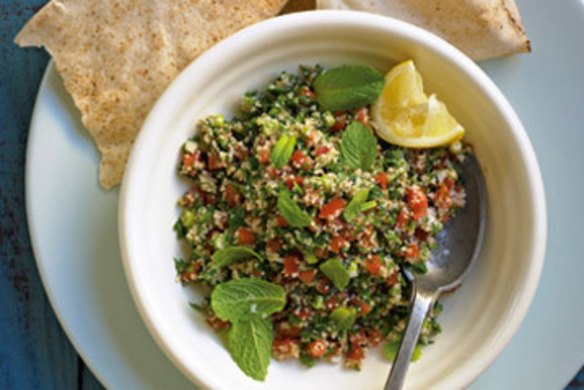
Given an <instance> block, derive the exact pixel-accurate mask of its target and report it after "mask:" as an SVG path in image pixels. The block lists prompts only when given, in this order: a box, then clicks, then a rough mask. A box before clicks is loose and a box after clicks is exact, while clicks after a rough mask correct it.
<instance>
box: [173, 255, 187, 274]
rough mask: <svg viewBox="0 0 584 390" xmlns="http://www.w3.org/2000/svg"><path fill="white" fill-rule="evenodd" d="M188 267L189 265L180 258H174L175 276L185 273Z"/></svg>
mask: <svg viewBox="0 0 584 390" xmlns="http://www.w3.org/2000/svg"><path fill="white" fill-rule="evenodd" d="M189 266H190V263H187V262H186V261H184V260H183V259H181V258H180V257H175V258H174V269H175V270H176V273H177V274H182V273H183V272H185V271H186V270H187V269H188V268H189Z"/></svg>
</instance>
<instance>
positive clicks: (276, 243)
mask: <svg viewBox="0 0 584 390" xmlns="http://www.w3.org/2000/svg"><path fill="white" fill-rule="evenodd" d="M266 249H267V250H268V251H269V252H272V253H278V252H279V251H280V249H282V240H280V239H279V238H277V237H276V238H272V239H271V240H268V242H266Z"/></svg>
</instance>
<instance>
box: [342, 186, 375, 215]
mask: <svg viewBox="0 0 584 390" xmlns="http://www.w3.org/2000/svg"><path fill="white" fill-rule="evenodd" d="M367 197H369V190H368V189H363V190H359V191H357V193H356V194H355V196H353V199H351V201H350V202H349V204H348V205H347V207H345V210H344V211H343V217H345V220H346V221H347V222H351V221H352V220H353V219H355V217H357V215H359V213H361V212H362V211H363V206H364V205H365V202H366V201H367Z"/></svg>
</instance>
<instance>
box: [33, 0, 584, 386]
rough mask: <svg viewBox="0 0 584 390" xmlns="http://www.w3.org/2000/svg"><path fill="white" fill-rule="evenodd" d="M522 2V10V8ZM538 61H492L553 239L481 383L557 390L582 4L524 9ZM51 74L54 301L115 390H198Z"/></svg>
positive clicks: (40, 147)
mask: <svg viewBox="0 0 584 390" xmlns="http://www.w3.org/2000/svg"><path fill="white" fill-rule="evenodd" d="M522 3H524V4H522ZM519 6H520V8H521V10H522V13H523V17H524V21H525V24H526V27H527V30H528V33H529V35H530V37H531V38H532V41H533V47H534V53H533V54H531V55H528V56H516V57H513V58H510V59H504V60H496V61H492V62H489V63H484V64H483V68H484V69H485V70H486V71H487V72H488V73H489V74H490V75H491V76H492V77H493V79H494V80H495V82H497V84H498V85H499V87H500V88H501V89H502V90H503V92H504V93H506V95H507V97H508V98H509V100H510V101H511V103H512V104H513V105H514V108H515V109H516V111H517V112H518V114H519V116H520V117H521V119H522V121H523V123H524V125H525V127H526V129H527V131H528V133H529V135H530V138H531V140H532V142H533V144H534V147H535V149H536V152H537V153H538V159H539V162H540V165H541V168H542V173H543V176H544V181H545V185H546V188H547V189H548V191H547V201H548V213H549V238H548V250H547V258H546V263H545V267H544V273H543V276H542V281H541V284H540V289H539V291H538V293H537V295H536V298H535V301H534V303H533V305H532V307H531V309H530V312H529V314H528V316H527V318H526V320H525V322H524V323H523V326H522V328H521V329H520V331H519V332H518V334H517V335H516V336H515V338H514V339H513V341H512V342H511V344H510V345H509V347H508V348H507V349H506V350H505V351H504V353H503V354H502V355H501V356H500V357H499V359H498V360H497V361H496V362H495V364H494V365H493V366H492V367H491V368H489V369H488V370H487V371H486V372H485V373H484V374H483V375H482V376H481V377H480V378H479V379H478V380H477V381H476V382H475V383H474V384H473V385H472V388H476V389H483V388H485V389H487V388H488V389H491V388H534V389H549V388H559V387H561V386H563V385H564V384H566V383H567V382H568V381H569V380H570V378H571V377H572V376H573V375H574V374H575V373H576V371H577V370H578V369H579V367H580V366H581V365H582V364H583V363H584V331H583V329H584V312H583V310H582V309H581V307H582V304H581V297H582V296H584V283H583V282H582V277H583V275H584V262H582V261H581V256H579V255H577V253H579V248H578V247H577V244H578V243H579V239H580V236H581V233H582V228H581V221H582V220H583V219H584V210H583V209H582V208H581V207H577V205H579V193H581V192H582V191H584V184H583V183H582V182H581V181H580V179H581V177H582V174H581V173H580V169H581V167H582V166H584V154H583V153H581V152H580V151H579V148H580V147H581V145H583V144H584V132H582V131H581V130H580V129H581V127H582V125H581V123H582V120H581V110H582V108H583V107H582V98H581V93H582V91H584V77H583V76H582V69H584V50H583V49H584V48H583V47H582V46H584V44H582V43H581V42H579V40H580V38H579V37H582V36H584V7H583V4H582V3H581V2H580V1H576V0H564V1H561V2H549V1H545V0H540V1H533V0H532V1H531V2H528V1H527V0H525V1H523V2H521V1H519ZM78 118H79V115H78V113H77V111H76V110H75V108H74V107H73V104H72V102H71V100H70V99H69V97H68V96H67V94H66V92H65V91H64V89H63V87H62V83H61V81H60V79H59V78H58V76H57V75H56V73H55V71H54V67H52V66H49V68H48V69H47V73H46V75H45V79H44V80H43V84H42V85H41V89H40V91H39V95H38V101H37V105H36V108H35V113H34V117H33V121H32V123H31V132H30V138H29V149H28V156H27V178H26V195H27V209H28V215H29V226H30V231H31V237H32V241H33V247H34V250H35V254H36V257H37V262H38V266H39V269H40V273H41V276H42V279H43V283H44V285H45V288H46V290H47V293H48V295H49V298H50V301H51V303H52V305H53V307H54V309H55V311H56V313H57V316H58V317H59V319H60V321H61V323H62V325H63V327H64V328H65V331H66V332H67V334H68V335H69V338H70V339H71V340H72V341H73V343H74V344H75V347H76V348H77V350H78V351H79V352H80V354H81V355H82V356H83V358H84V360H85V362H86V363H87V364H88V366H90V368H91V369H92V370H93V372H94V373H95V374H96V375H97V377H98V378H99V379H100V380H101V381H102V382H103V384H104V385H106V386H107V387H113V388H162V387H164V388H173V389H181V388H190V387H191V385H190V383H189V382H188V381H187V380H186V379H185V378H184V377H183V376H182V375H181V374H180V373H179V372H178V371H177V370H176V369H175V368H174V367H173V366H172V365H171V363H170V362H169V361H168V360H167V359H166V357H165V356H164V355H163V353H162V352H161V351H160V350H159V349H158V348H157V347H156V345H155V344H154V342H153V341H152V339H151V338H150V336H149V334H148V332H147V331H146V328H145V327H144V325H143V324H142V322H141V320H140V318H139V316H138V314H137V312H136V310H135V308H134V305H133V302H132V300H131V297H130V294H129V291H128V289H127V286H126V283H125V280H124V275H123V270H122V266H121V260H120V258H119V250H118V244H117V226H116V218H117V213H116V209H117V198H118V194H117V191H113V192H110V193H104V192H103V191H101V190H100V188H99V186H98V184H97V174H96V166H97V160H98V159H97V153H96V151H95V149H94V146H93V144H92V142H91V141H90V140H89V139H88V137H87V133H86V131H85V130H83V127H82V126H81V124H80V122H79V119H78Z"/></svg>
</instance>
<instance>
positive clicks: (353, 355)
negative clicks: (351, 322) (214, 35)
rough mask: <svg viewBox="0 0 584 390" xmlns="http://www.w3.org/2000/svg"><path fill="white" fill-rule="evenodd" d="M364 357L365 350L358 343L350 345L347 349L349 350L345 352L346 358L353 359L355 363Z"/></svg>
mask: <svg viewBox="0 0 584 390" xmlns="http://www.w3.org/2000/svg"><path fill="white" fill-rule="evenodd" d="M364 357H365V350H364V349H363V348H362V347H360V346H358V345H352V346H351V349H349V352H347V360H353V361H356V362H357V363H358V362H360V361H361V360H363V358H364Z"/></svg>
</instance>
